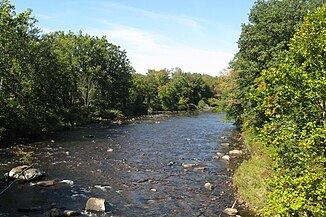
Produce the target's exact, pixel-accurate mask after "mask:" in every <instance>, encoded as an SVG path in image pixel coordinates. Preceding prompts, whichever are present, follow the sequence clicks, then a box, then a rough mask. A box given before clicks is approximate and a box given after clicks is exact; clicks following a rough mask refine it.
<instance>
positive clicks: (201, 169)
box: [194, 167, 207, 172]
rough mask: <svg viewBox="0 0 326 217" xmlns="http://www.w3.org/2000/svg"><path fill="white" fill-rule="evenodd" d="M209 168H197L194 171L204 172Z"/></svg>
mask: <svg viewBox="0 0 326 217" xmlns="http://www.w3.org/2000/svg"><path fill="white" fill-rule="evenodd" d="M206 169H207V168H206V167H196V168H194V170H196V171H199V172H204V171H205V170H206Z"/></svg>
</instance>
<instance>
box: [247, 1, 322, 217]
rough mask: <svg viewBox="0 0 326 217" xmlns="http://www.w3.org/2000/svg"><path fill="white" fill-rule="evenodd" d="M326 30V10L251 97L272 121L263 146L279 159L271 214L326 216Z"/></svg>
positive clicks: (312, 16) (307, 23) (313, 16)
mask: <svg viewBox="0 0 326 217" xmlns="http://www.w3.org/2000/svg"><path fill="white" fill-rule="evenodd" d="M325 27H326V5H324V6H323V7H321V8H319V9H317V10H316V12H314V13H309V14H308V15H307V17H306V18H305V20H304V23H303V24H302V26H301V27H300V28H299V29H298V30H297V31H296V33H295V35H294V37H293V38H292V39H291V40H290V44H289V51H288V52H287V55H286V58H285V60H284V61H282V63H281V64H279V66H278V67H276V68H271V69H269V70H266V71H264V72H263V74H262V76H261V77H260V78H259V79H257V80H256V83H257V87H258V88H257V89H255V92H254V91H253V92H252V93H254V94H252V96H251V97H253V98H254V100H255V101H256V102H257V106H256V107H255V109H256V110H258V112H261V113H264V114H265V116H266V117H268V122H266V123H265V124H264V127H263V129H261V130H260V133H261V141H262V143H263V144H264V146H265V147H268V148H270V149H271V150H272V151H271V156H272V158H273V159H274V173H273V174H272V176H271V178H270V180H269V186H270V188H269V191H268V194H267V207H266V208H265V214H266V215H282V216H290V215H291V216H292V215H293V216H324V215H325V214H326V209H325V204H324V203H325V199H326V197H325V195H326V179H325V171H324V170H325V168H324V165H325V163H326V160H325V153H326V152H325V151H326V150H325V147H326V124H325V106H324V105H325V99H326V98H325V94H326V92H325V90H326V73H325V72H326V64H325V50H326V40H325V39H326V30H325Z"/></svg>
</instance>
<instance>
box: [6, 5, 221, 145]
mask: <svg viewBox="0 0 326 217" xmlns="http://www.w3.org/2000/svg"><path fill="white" fill-rule="evenodd" d="M0 4H1V5H0V10H1V11H0V16H1V17H0V19H1V22H0V25H1V26H0V29H1V31H0V46H1V47H0V52H1V55H0V67H1V68H0V105H1V106H0V140H1V139H2V140H8V139H15V138H19V137H35V136H37V135H41V134H45V133H49V132H52V131H56V130H58V129H62V128H64V127H69V126H74V125H80V124H85V123H89V122H93V121H101V120H113V119H116V118H123V117H125V116H135V115H143V114H148V112H153V111H187V110H195V109H197V108H198V107H199V108H203V107H205V106H207V105H208V104H210V105H211V106H217V105H219V103H218V102H217V99H216V98H214V97H217V96H218V94H219V90H217V87H216V82H217V81H218V78H213V77H211V76H209V75H202V74H197V73H190V72H183V71H182V70H181V69H179V68H175V69H162V70H159V71H155V70H148V73H147V74H146V75H141V74H136V73H135V72H134V69H133V67H132V66H131V62H130V61H129V59H128V57H127V53H126V51H124V50H122V49H121V48H120V47H119V46H117V45H114V44H112V43H110V42H109V40H108V39H107V38H106V37H104V36H103V37H101V38H99V37H95V36H91V35H88V34H84V33H82V32H78V33H73V32H67V33H65V32H62V31H56V32H51V33H49V34H43V33H42V32H41V31H40V29H39V28H38V27H37V26H36V24H37V20H36V19H35V18H34V17H33V16H32V12H31V10H27V11H25V12H22V13H19V14H16V12H15V7H14V5H12V4H11V3H10V1H7V0H4V1H2V2H1V3H0Z"/></svg>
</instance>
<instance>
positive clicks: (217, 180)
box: [0, 113, 235, 216]
mask: <svg viewBox="0 0 326 217" xmlns="http://www.w3.org/2000/svg"><path fill="white" fill-rule="evenodd" d="M223 119H224V115H221V114H220V115H219V114H213V113H203V114H200V115H188V116H170V117H166V116H165V117H164V116H162V117H160V118H152V119H147V120H145V119H144V120H140V121H135V122H133V123H131V124H129V125H122V126H116V125H91V126H87V127H81V128H78V129H74V130H70V131H67V132H63V133H60V134H58V135H56V136H55V137H54V138H53V140H54V141H52V142H51V141H44V142H39V143H34V144H30V145H28V146H25V147H24V148H25V149H26V150H29V151H33V153H34V157H35V159H34V162H33V164H34V165H35V167H38V168H40V169H41V170H43V171H45V172H46V174H47V176H46V177H45V178H46V179H56V180H64V181H63V182H57V184H56V185H54V186H50V187H46V188H45V187H40V186H29V184H28V183H25V184H24V183H15V184H14V185H13V186H12V187H11V188H10V189H9V190H7V191H6V192H5V193H4V194H3V195H1V196H0V213H3V214H2V215H1V214H0V216H5V213H9V214H10V215H18V214H19V212H18V211H17V210H19V209H22V208H26V207H29V208H30V207H38V208H39V209H38V210H36V211H35V212H34V213H32V214H30V215H31V216H34V215H37V214H39V213H42V212H44V211H46V210H49V209H51V207H57V208H58V209H62V210H65V209H70V210H82V209H84V207H85V204H86V201H87V199H88V198H89V197H100V198H105V199H106V201H107V202H108V204H107V205H108V210H109V211H108V213H106V214H105V215H108V216H111V215H122V216H200V215H202V216H218V215H219V214H221V212H222V210H223V209H224V208H226V207H230V206H231V205H232V203H233V201H234V193H233V191H232V190H231V189H230V187H229V184H228V183H229V181H230V175H231V174H230V172H228V170H227V168H226V165H225V162H223V161H221V160H217V159H215V158H214V156H215V154H216V152H226V151H227V150H226V148H225V147H220V143H222V142H231V143H232V142H234V141H232V137H233V134H234V133H235V129H234V126H233V125H232V123H225V122H223ZM222 137H225V138H222ZM11 150H12V148H7V149H2V150H0V155H1V160H0V163H1V165H2V166H1V171H0V172H1V173H4V172H5V171H8V170H9V169H10V168H12V167H13V166H16V165H20V164H21V163H20V162H17V160H16V161H15V160H14V155H12V154H10V153H11ZM182 163H193V164H196V165H197V169H196V167H189V168H185V167H183V166H182ZM198 167H199V169H198ZM206 182H210V183H212V184H213V186H215V188H214V189H213V190H212V191H210V190H207V189H205V187H204V184H205V183H206ZM8 184H9V183H8V182H3V181H2V182H1V185H0V190H1V191H2V190H3V189H4V188H5V187H6V186H8ZM17 213H18V214H17ZM22 215H23V214H22Z"/></svg>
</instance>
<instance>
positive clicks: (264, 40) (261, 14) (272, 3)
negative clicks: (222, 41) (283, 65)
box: [228, 0, 325, 126]
mask: <svg viewBox="0 0 326 217" xmlns="http://www.w3.org/2000/svg"><path fill="white" fill-rule="evenodd" d="M324 2H325V1H324V0H283V1H279V0H258V1H256V2H255V5H254V7H253V8H252V9H251V11H250V14H249V23H248V24H246V25H242V32H241V35H240V38H239V41H238V45H239V52H238V53H237V54H236V55H235V58H234V60H233V62H232V63H231V66H232V68H233V69H234V70H235V71H236V74H237V77H236V84H237V87H235V88H234V91H233V92H234V102H237V103H234V104H232V106H231V107H230V108H229V109H228V110H229V113H228V114H229V116H231V117H232V118H234V119H235V120H236V121H237V123H239V124H241V123H243V122H247V123H245V125H248V124H254V125H256V126H261V124H262V123H263V122H264V116H263V115H262V114H260V113H257V112H255V110H254V109H253V108H254V107H255V106H256V102H255V101H253V100H252V99H250V98H249V93H250V90H251V89H252V86H253V85H254V81H255V79H256V78H258V77H260V75H261V73H262V71H263V70H266V69H269V68H270V67H276V66H277V65H278V64H279V63H280V62H281V61H282V60H283V59H284V57H285V54H286V51H287V50H288V49H289V47H288V44H289V42H290V39H291V38H292V37H293V35H294V32H295V30H296V29H297V28H298V26H300V25H301V23H302V21H303V18H304V16H305V15H306V14H307V12H308V11H313V10H315V9H316V8H317V7H318V6H320V5H322V4H323V3H324ZM257 120H258V122H257Z"/></svg>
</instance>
